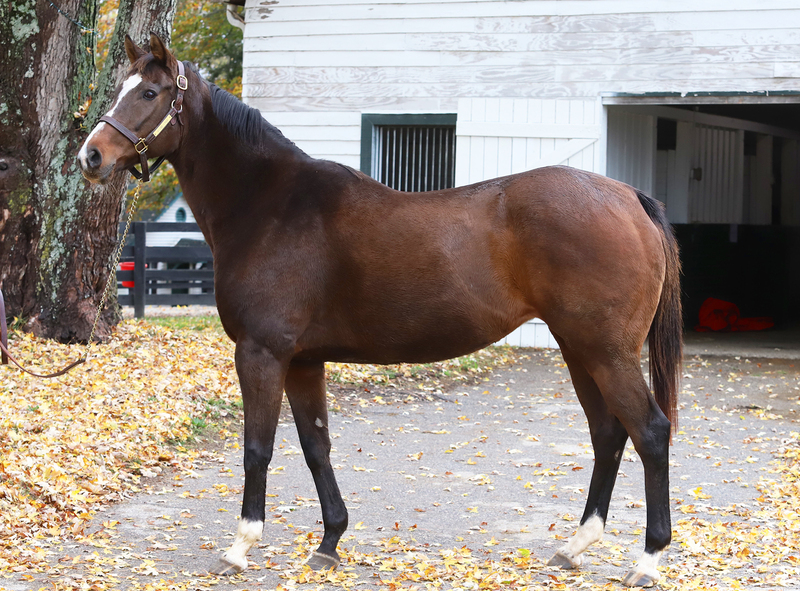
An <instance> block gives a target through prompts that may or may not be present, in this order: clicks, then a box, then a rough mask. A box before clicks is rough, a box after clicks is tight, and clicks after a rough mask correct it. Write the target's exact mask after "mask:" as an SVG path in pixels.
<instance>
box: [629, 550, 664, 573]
mask: <svg viewBox="0 0 800 591" xmlns="http://www.w3.org/2000/svg"><path fill="white" fill-rule="evenodd" d="M663 553H664V551H663V550H661V551H659V552H655V553H653V554H648V553H647V552H645V553H644V554H642V557H641V558H640V559H639V560H637V561H636V564H635V565H634V567H633V570H634V571H635V572H637V573H640V574H645V575H650V576H651V577H655V579H656V580H658V579H659V577H660V575H659V574H658V561H659V560H661V555H662V554H663Z"/></svg>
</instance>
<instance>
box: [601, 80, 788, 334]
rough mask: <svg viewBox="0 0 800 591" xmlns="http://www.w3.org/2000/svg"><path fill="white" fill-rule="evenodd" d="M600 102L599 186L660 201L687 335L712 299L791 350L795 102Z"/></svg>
mask: <svg viewBox="0 0 800 591" xmlns="http://www.w3.org/2000/svg"><path fill="white" fill-rule="evenodd" d="M604 103H605V106H606V115H607V148H606V167H607V174H608V176H610V177H612V178H616V179H618V180H622V181H624V182H627V183H630V184H632V185H634V186H637V187H638V188H641V189H642V190H645V191H647V192H649V193H650V194H651V195H654V196H656V197H657V198H658V199H660V200H661V201H662V202H663V203H665V204H666V207H667V215H668V217H669V219H670V221H671V222H672V223H673V225H674V227H675V231H676V235H677V237H678V241H679V243H680V246H681V252H682V260H683V268H684V279H683V292H684V321H685V326H686V329H687V331H691V330H692V329H693V328H694V326H695V325H696V324H698V312H699V310H700V307H701V305H702V304H703V302H704V301H705V300H706V298H709V297H714V298H718V299H721V300H725V301H729V302H733V303H735V304H736V305H737V306H738V307H739V309H740V311H741V315H742V316H744V317H762V316H767V317H771V318H773V319H774V322H775V329H774V330H775V331H782V332H783V333H784V335H790V336H789V338H788V340H787V338H786V337H785V336H784V337H782V338H781V339H780V340H781V341H782V342H795V343H796V344H798V345H800V95H787V94H783V95H781V96H778V97H774V96H767V94H766V93H764V94H763V95H757V96H754V95H744V96H733V95H727V96H721V95H715V96H708V95H705V96H703V95H695V96H691V95H688V96H683V97H682V96H666V97H653V96H647V97H643V96H624V97H609V98H607V99H606V100H604ZM746 338H749V339H752V338H753V337H746ZM766 341H769V339H766V340H765V342H766Z"/></svg>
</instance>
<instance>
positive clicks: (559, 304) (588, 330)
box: [79, 36, 682, 586]
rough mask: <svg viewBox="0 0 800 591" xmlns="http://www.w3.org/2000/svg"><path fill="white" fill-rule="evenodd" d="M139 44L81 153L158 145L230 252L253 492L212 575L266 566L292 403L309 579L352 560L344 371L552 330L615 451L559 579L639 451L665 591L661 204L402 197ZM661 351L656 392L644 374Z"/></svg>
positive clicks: (150, 151)
mask: <svg viewBox="0 0 800 591" xmlns="http://www.w3.org/2000/svg"><path fill="white" fill-rule="evenodd" d="M125 48H126V50H127V53H128V57H129V58H130V61H131V63H132V65H131V68H130V70H129V72H128V75H127V78H126V79H125V81H124V82H123V83H122V84H121V85H120V87H119V88H118V89H117V91H116V99H115V102H114V104H113V107H112V109H111V111H109V113H108V116H107V118H106V119H105V120H104V121H103V122H101V123H99V124H98V126H97V127H95V128H94V130H93V131H92V132H91V134H90V135H89V137H88V138H87V140H86V142H85V144H84V145H83V147H82V148H81V151H80V154H79V158H80V163H81V166H82V170H83V173H84V175H85V176H86V178H87V179H89V180H90V181H92V182H101V183H102V182H104V181H106V180H107V179H108V178H109V175H110V174H111V172H112V171H113V170H120V169H132V168H133V167H134V165H136V164H137V163H139V162H140V161H141V160H144V157H140V156H139V155H138V154H137V152H142V148H143V146H144V147H145V148H146V150H147V152H146V153H145V155H146V156H147V157H151V158H155V157H158V156H166V158H167V159H168V160H169V161H170V162H171V163H172V165H173V166H174V168H175V171H176V172H177V174H178V178H179V180H180V184H181V187H182V189H183V193H184V195H185V197H186V200H187V201H188V203H189V205H190V206H191V208H192V211H193V213H194V215H195V217H196V219H197V222H198V223H199V224H200V228H201V229H202V231H203V234H204V235H205V238H206V240H207V241H208V244H209V245H210V246H211V249H212V251H213V253H214V276H215V284H216V287H215V291H216V298H217V306H218V309H219V317H220V319H221V321H222V325H223V327H224V328H225V332H226V333H227V334H228V336H229V337H230V338H231V339H233V341H234V342H235V343H236V371H237V372H238V374H239V379H240V381H241V388H242V399H243V402H244V471H245V485H244V498H243V503H242V518H241V521H240V522H239V526H238V531H237V534H236V538H235V541H234V543H233V546H232V547H231V548H230V549H229V550H228V551H227V552H226V553H225V554H224V556H223V557H222V558H221V560H220V562H219V563H218V564H217V565H216V566H214V567H213V569H212V570H213V572H216V573H229V572H240V571H242V570H244V569H245V568H247V559H246V558H245V555H246V554H247V552H248V550H249V549H250V548H251V547H252V546H253V545H254V544H256V543H257V542H258V541H259V540H260V538H261V535H262V531H263V526H264V503H265V491H266V476H267V467H268V466H269V463H270V460H271V458H272V450H273V443H274V439H275V431H276V426H277V423H278V415H279V412H280V407H281V400H282V398H283V392H284V391H285V392H286V396H287V397H288V399H289V402H290V404H291V408H292V412H293V414H294V419H295V423H296V425H297V431H298V433H299V436H300V442H301V444H302V447H303V453H304V455H305V459H306V462H307V464H308V467H309V468H310V470H311V473H312V474H313V476H314V482H315V484H316V487H317V492H318V494H319V499H320V503H321V505H322V517H323V522H324V526H325V534H324V537H323V539H322V543H321V544H320V546H319V548H318V549H317V551H316V552H314V553H313V554H312V556H311V557H310V559H309V561H308V564H309V565H311V566H312V568H315V569H323V568H330V567H335V566H336V565H337V564H338V563H339V556H338V554H337V552H336V547H337V544H338V542H339V539H340V537H341V536H342V534H343V532H344V531H345V529H346V527H347V510H346V509H345V504H344V502H343V500H342V496H341V494H340V493H339V488H338V486H337V484H336V479H335V477H334V473H333V469H332V467H331V464H330V457H329V456H330V447H331V444H330V438H329V434H328V414H327V409H326V403H325V362H326V361H346V362H355V363H379V364H383V363H399V362H414V363H419V362H430V361H436V360H441V359H446V358H450V357H455V356H458V355H464V354H466V353H469V352H471V351H475V350H476V349H480V348H481V347H485V346H487V345H490V344H492V343H494V342H496V341H498V340H499V339H501V338H502V337H503V336H504V335H506V334H508V333H509V332H511V331H512V330H513V329H515V328H516V327H518V326H519V325H520V324H522V323H523V322H525V321H527V320H529V319H531V318H534V317H536V318H541V319H542V320H544V321H545V322H546V323H547V325H548V326H549V328H550V330H551V331H552V333H553V335H554V336H555V338H556V340H557V341H558V343H559V345H560V347H561V352H562V354H563V356H564V359H565V360H566V362H567V365H568V366H569V371H570V374H571V376H572V381H573V384H574V386H575V390H576V392H577V395H578V398H579V399H580V402H581V405H582V406H583V409H584V411H585V412H586V416H587V417H588V420H589V427H590V431H591V438H592V443H593V445H594V452H595V465H594V471H593V473H592V480H591V486H590V488H589V493H588V499H587V502H586V510H585V512H584V514H583V518H582V519H581V524H580V527H579V528H578V530H577V532H576V534H575V536H574V537H572V538H571V539H570V541H569V543H567V544H566V545H564V546H563V547H562V548H561V549H560V550H559V551H558V552H557V553H556V555H555V556H553V558H552V559H551V561H550V564H553V565H558V566H560V567H564V568H575V567H578V566H579V565H580V564H581V554H582V553H583V552H584V550H586V548H587V547H588V546H589V545H590V544H592V543H594V542H596V541H598V540H600V538H601V537H602V534H603V529H604V527H605V522H606V517H607V515H608V506H609V501H610V498H611V492H612V489H613V488H614V482H615V480H616V475H617V471H618V469H619V463H620V459H621V457H622V452H623V449H624V447H625V444H626V442H627V439H628V438H629V437H630V438H631V440H632V442H633V444H634V446H635V448H636V451H637V452H638V454H639V455H640V457H641V459H642V464H643V465H644V471H645V488H646V499H647V536H646V542H645V549H644V554H643V555H642V556H641V558H640V559H639V560H638V561H637V562H636V564H635V565H634V566H633V568H632V569H631V570H630V572H629V573H628V574H627V576H626V577H625V579H624V582H625V584H627V585H629V586H644V585H653V584H655V582H656V581H657V580H658V578H659V573H658V569H657V566H658V560H659V558H660V556H661V554H662V552H663V550H664V549H665V548H666V546H667V545H668V544H669V542H670V536H671V527H670V514H669V494H668V490H669V482H668V478H669V474H668V447H669V443H670V429H671V421H673V420H674V419H675V415H676V408H677V403H676V393H677V388H678V378H679V373H680V364H681V350H682V341H681V336H682V335H681V311H680V287H679V273H680V269H679V266H680V263H679V259H678V252H677V247H676V243H675V239H674V237H673V235H672V232H671V229H670V226H669V224H668V222H667V220H666V217H665V215H664V211H663V208H662V207H661V205H660V204H659V203H658V202H656V201H655V200H653V199H651V198H650V197H648V196H646V195H644V194H643V193H641V192H639V191H637V190H636V189H634V188H632V187H630V186H628V185H625V184H623V183H620V182H617V181H614V180H611V179H608V178H605V177H602V176H599V175H596V174H591V173H588V172H583V171H580V170H575V169H571V168H568V167H561V166H555V167H547V168H540V169H537V170H532V171H530V172H525V173H522V174H516V175H512V176H507V177H503V178H499V179H494V180H490V181H485V182H482V183H478V184H475V185H470V186H467V187H460V188H457V189H448V190H444V191H433V192H429V193H399V192H397V191H394V190H392V189H389V188H388V187H386V186H384V185H382V184H380V183H378V182H377V181H375V180H373V179H371V178H369V177H368V176H366V175H364V174H362V173H360V172H357V171H355V170H352V169H351V168H348V167H346V166H343V165H340V164H336V163H333V162H328V161H324V160H316V159H314V158H311V157H309V156H308V155H306V154H305V153H303V152H302V151H301V150H300V149H298V148H297V147H296V146H295V145H294V144H293V143H292V142H290V141H289V140H287V139H286V138H284V137H283V135H282V134H281V133H280V132H279V131H278V130H277V129H276V128H274V127H272V126H271V125H270V124H269V123H267V122H266V121H264V119H263V118H262V117H261V115H260V113H259V112H258V111H256V110H254V109H251V108H249V107H247V106H246V105H244V104H242V103H241V102H239V101H238V100H237V99H235V98H234V97H232V96H231V95H230V94H228V93H226V92H225V91H223V90H220V89H219V88H217V87H216V86H214V85H212V84H210V83H208V82H206V81H205V80H203V79H202V78H201V77H200V76H199V74H198V73H197V70H196V69H195V68H194V67H192V66H190V65H187V64H182V63H180V62H178V61H177V60H176V59H175V57H174V56H173V55H172V54H171V53H170V52H169V50H168V49H167V48H166V46H165V45H164V43H163V42H162V41H161V40H160V39H159V38H158V37H156V36H152V37H151V39H150V50H149V51H145V50H143V49H141V48H139V47H137V46H136V45H135V44H134V43H133V42H132V41H131V39H130V38H128V39H127V40H126V43H125ZM170 105H172V107H170ZM167 113H172V114H173V116H172V117H171V118H168V117H166V116H165V114H167ZM151 130H152V133H150V132H151ZM156 130H158V132H159V133H155V131H156ZM145 134H148V135H147V136H145ZM139 138H145V139H139ZM137 140H139V141H137ZM648 336H649V352H650V374H651V379H652V385H653V391H654V394H653V393H651V390H650V388H649V387H648V384H647V382H646V381H645V379H644V376H643V375H642V371H641V368H640V355H641V351H642V347H643V345H644V342H645V340H647V339H648Z"/></svg>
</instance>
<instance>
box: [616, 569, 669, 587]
mask: <svg viewBox="0 0 800 591" xmlns="http://www.w3.org/2000/svg"><path fill="white" fill-rule="evenodd" d="M660 577H661V575H659V574H658V571H656V572H655V573H648V572H642V571H639V570H636V569H635V568H634V569H631V570H630V571H629V572H628V574H627V575H625V578H624V579H622V584H623V585H625V586H626V587H652V586H653V585H655V584H656V583H658V579H659V578H660Z"/></svg>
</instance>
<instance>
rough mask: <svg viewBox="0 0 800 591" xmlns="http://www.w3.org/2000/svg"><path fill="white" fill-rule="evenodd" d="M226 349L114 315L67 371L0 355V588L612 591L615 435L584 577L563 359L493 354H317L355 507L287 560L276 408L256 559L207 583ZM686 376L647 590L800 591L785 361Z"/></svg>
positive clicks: (620, 514)
mask: <svg viewBox="0 0 800 591" xmlns="http://www.w3.org/2000/svg"><path fill="white" fill-rule="evenodd" d="M12 346H13V347H14V349H15V351H16V352H17V353H18V356H19V357H20V358H22V359H24V360H30V359H37V360H41V361H42V363H43V364H44V363H45V361H46V363H47V364H48V366H49V364H51V363H52V365H53V366H56V365H59V364H62V363H63V362H64V361H65V360H67V359H71V358H74V357H76V356H77V355H79V354H80V350H79V349H78V348H76V347H72V348H70V347H65V346H59V345H53V344H52V343H46V342H40V341H36V340H35V339H32V338H31V337H29V336H26V335H22V334H17V333H15V334H14V335H13V337H12ZM232 353H233V347H232V345H231V344H230V343H229V342H228V341H227V339H226V338H225V337H224V335H223V334H222V333H221V331H219V329H218V328H217V327H216V326H215V325H213V324H212V325H211V327H210V328H206V329H204V330H192V328H191V327H187V328H180V329H173V328H170V327H164V326H157V325H154V324H148V323H139V322H125V323H123V324H122V325H121V326H120V327H119V329H118V330H117V332H116V334H115V336H114V338H113V339H112V340H111V342H109V343H106V344H103V345H101V346H96V347H95V349H94V354H93V357H92V360H91V361H90V363H89V364H87V365H86V366H83V367H81V368H79V369H77V370H76V371H73V372H72V373H71V374H69V375H68V376H66V377H63V378H59V379H57V380H50V381H46V380H37V379H32V378H29V377H27V376H24V375H22V374H21V373H18V372H16V371H14V370H11V369H7V368H0V396H2V403H3V406H2V407H3V408H4V411H5V412H4V413H3V415H2V417H0V419H1V422H0V445H2V455H0V461H2V471H0V525H1V526H2V530H1V531H0V577H4V578H0V587H4V588H8V589H12V590H17V589H26V590H27V589H39V588H47V589H90V590H91V589H96V590H100V589H153V590H158V589H205V588H224V589H248V590H252V589H281V588H283V589H295V588H296V589H323V588H325V589H328V588H343V589H419V590H423V589H464V590H467V589H580V588H618V581H619V578H620V577H621V576H622V575H623V574H624V571H625V569H626V568H628V567H629V566H630V564H631V563H632V561H633V560H635V558H636V557H637V556H638V555H639V553H640V552H641V546H642V544H643V531H642V530H643V523H644V522H643V511H644V508H643V506H642V505H643V501H642V498H641V497H642V494H641V491H640V486H641V485H640V483H637V482H636V481H637V478H638V479H639V480H641V476H640V474H639V472H640V471H641V464H640V463H637V458H636V456H635V454H633V453H632V452H631V451H630V450H629V451H628V452H627V455H626V460H627V461H628V462H631V463H624V464H623V470H622V472H623V474H621V475H620V481H619V483H618V486H617V491H616V494H615V499H618V501H616V502H617V503H619V506H617V505H612V518H611V519H610V521H609V528H608V529H607V535H606V539H605V540H604V541H603V542H601V543H600V544H598V545H596V546H595V547H594V548H592V549H591V550H590V552H589V554H588V555H587V563H586V566H585V568H583V569H581V570H580V571H576V572H571V573H565V572H560V571H556V570H553V569H549V568H547V567H545V566H544V562H546V560H547V558H549V552H551V551H552V550H554V549H555V548H556V547H557V545H559V544H561V543H563V540H564V539H566V538H567V537H568V536H569V535H571V533H572V531H573V530H574V527H575V526H576V525H577V518H579V516H580V513H581V511H582V503H583V500H584V497H585V492H584V490H585V487H586V485H587V484H588V478H589V475H590V472H591V467H592V459H591V448H590V446H589V445H588V435H587V430H586V426H585V421H584V420H583V415H582V412H581V411H580V407H579V406H578V405H577V402H576V400H575V399H574V398H575V397H574V393H573V392H572V390H571V386H570V384H569V378H568V374H567V370H566V368H565V367H564V364H563V362H562V360H561V359H560V357H559V356H558V354H557V353H548V352H532V351H529V352H523V354H522V356H520V354H515V353H512V352H510V351H509V350H507V349H496V350H493V351H490V352H482V353H479V354H477V355H475V356H471V357H468V358H462V359H461V360H456V361H451V362H447V363H445V364H435V365H431V366H397V367H388V368H384V367H373V366H347V365H337V364H331V365H330V366H329V368H328V375H329V381H330V384H331V386H330V394H329V400H330V403H331V408H332V409H333V414H332V418H331V425H332V436H333V439H334V452H333V454H332V460H333V462H334V463H335V469H336V470H337V477H338V479H339V482H340V486H342V491H343V493H344V495H345V496H346V498H347V503H348V507H349V509H350V514H351V520H350V528H349V530H348V532H347V534H346V535H345V537H344V538H343V540H342V543H341V544H340V551H341V553H342V556H343V564H342V566H341V567H340V568H339V569H338V570H337V571H335V572H333V573H329V574H326V575H317V574H313V573H310V572H308V571H307V570H306V569H304V567H303V562H304V560H305V559H306V558H307V556H308V554H309V552H310V551H311V550H312V549H313V548H314V547H315V546H316V544H318V543H319V536H320V534H321V530H320V526H319V524H317V525H314V524H315V521H316V520H317V519H319V506H318V501H317V500H316V498H315V496H316V495H315V493H314V491H313V488H310V485H309V481H310V477H309V476H308V475H307V470H306V469H305V466H304V464H303V460H302V455H301V454H300V451H299V449H298V445H297V442H296V435H294V434H293V427H292V425H291V416H290V415H287V416H285V417H284V418H283V419H282V425H281V427H280V428H279V438H280V442H279V444H278V448H277V449H276V454H275V459H274V460H273V464H272V466H271V473H270V476H269V477H268V486H269V487H270V488H269V497H268V499H267V500H268V507H267V508H268V511H269V515H270V519H268V524H267V528H266V530H265V536H264V540H263V542H262V543H261V544H260V545H259V546H258V547H257V548H254V549H253V551H251V554H250V559H251V560H252V562H253V567H252V568H251V569H248V571H246V572H245V573H243V574H242V575H238V576H236V577H233V578H231V579H218V578H216V577H209V576H205V575H204V574H203V568H204V567H205V566H207V565H208V563H209V561H210V560H211V559H212V558H213V557H214V556H216V554H217V553H218V552H219V551H220V550H224V548H225V547H226V546H227V545H228V544H230V541H231V537H230V536H231V535H232V533H233V531H235V519H234V516H235V515H236V514H237V513H238V509H239V502H240V497H241V468H240V463H241V462H240V458H239V456H240V453H241V450H240V449H238V448H239V447H240V444H241V435H240V431H241V429H240V427H239V422H238V419H239V404H240V403H239V393H238V387H237V383H236V379H235V372H234V370H233V363H232ZM525 357H527V359H526V358H525ZM510 363H514V364H513V365H512V366H511V367H510V368H508V369H502V370H497V369H496V368H498V367H505V366H507V365H509V364H510ZM43 369H46V368H43ZM537 372H538V373H537ZM685 372H686V377H685V379H684V391H683V393H682V406H683V409H682V411H681V417H682V422H681V430H680V431H679V432H678V433H677V434H676V437H675V445H674V446H673V449H672V450H671V464H672V466H673V468H672V489H671V497H672V502H673V530H674V542H673V545H672V547H671V549H670V551H669V553H668V555H667V556H666V558H665V560H664V561H662V574H663V577H664V578H663V582H662V584H661V585H660V586H661V588H664V589H736V588H748V589H757V588H758V589H760V588H765V589H778V588H798V587H800V531H798V530H800V518H799V517H798V507H800V485H799V484H798V478H800V459H799V458H798V434H797V431H800V429H798V428H797V423H796V413H795V412H794V411H795V409H797V410H800V406H797V402H798V397H800V380H798V373H797V371H796V368H794V367H793V365H792V364H791V363H790V362H787V363H783V364H775V365H772V364H769V363H768V362H766V361H765V362H763V364H762V363H761V362H750V361H749V360H732V359H731V360H719V359H717V360H715V359H700V358H697V359H694V360H691V361H689V362H688V363H687V366H686V369H685ZM773 397H774V398H773ZM773 402H774V403H775V405H776V407H779V408H777V409H769V408H768V405H769V404H770V403H773ZM779 403H780V404H779ZM226 421H227V422H226ZM198 433H201V434H203V436H202V437H201V438H200V439H197V438H196V437H195V436H196V435H197V434H198ZM208 434H211V435H213V437H212V438H211V439H213V440H214V441H210V440H208V437H207V435H208ZM292 437H294V439H293V438H292ZM303 479H305V480H303ZM298 483H299V484H298ZM637 487H639V488H637ZM293 491H294V492H293ZM203 507H206V509H203ZM614 507H617V509H616V510H615V509H614ZM204 511H205V513H204Z"/></svg>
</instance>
